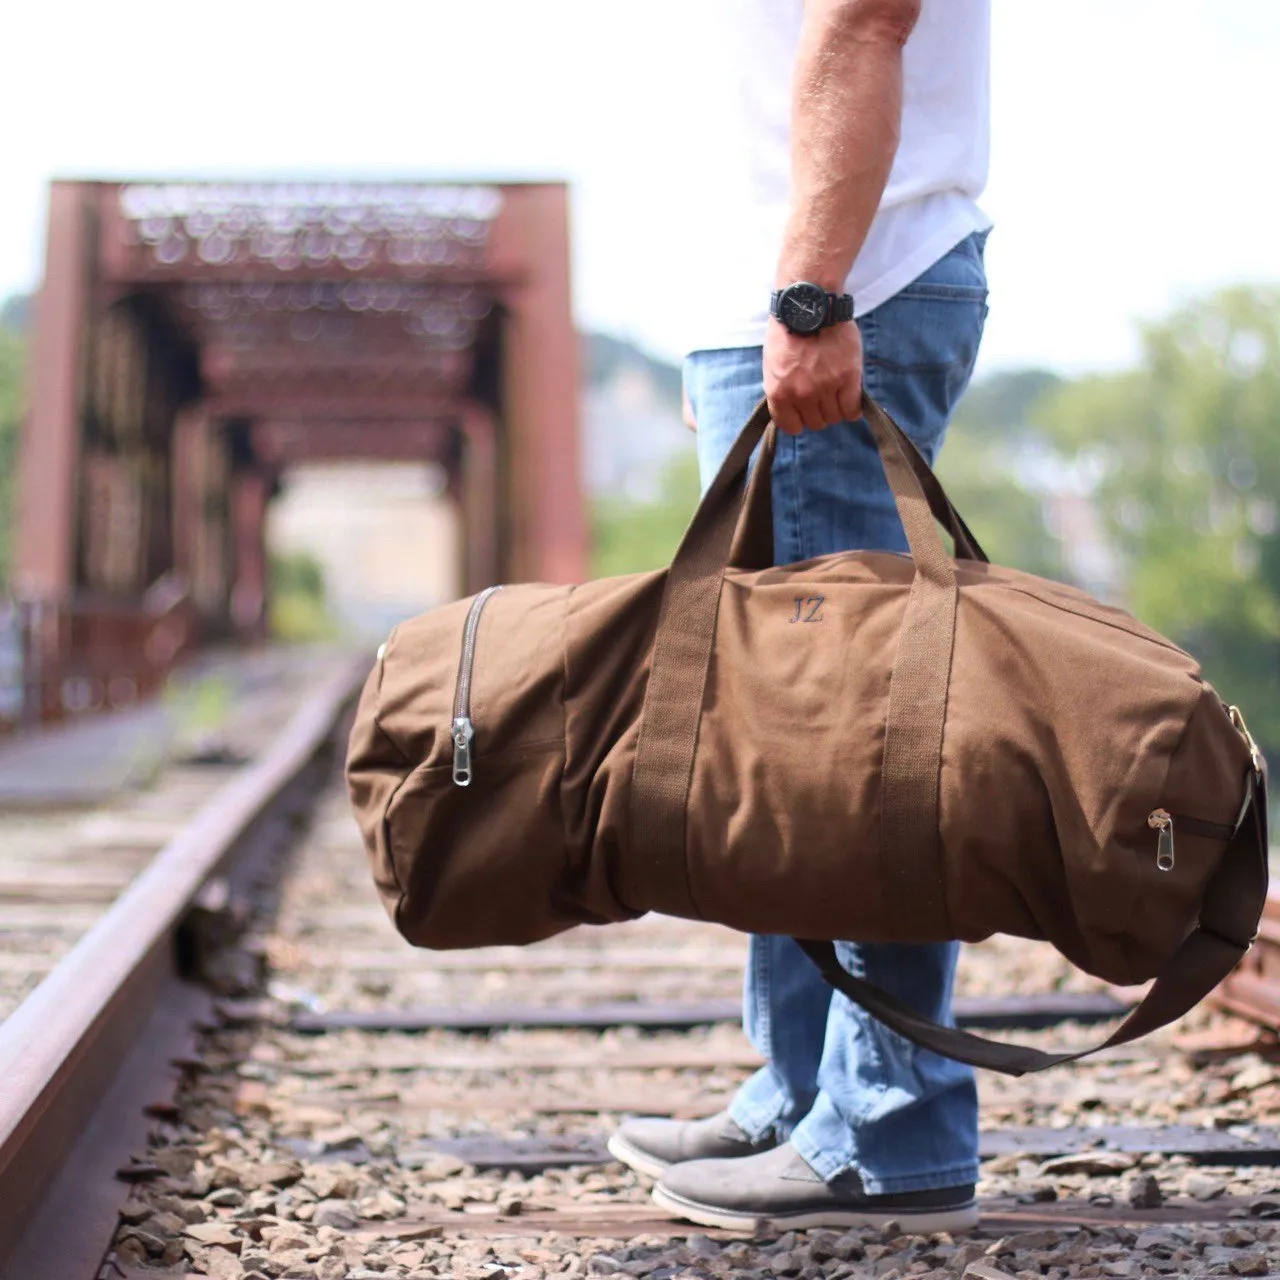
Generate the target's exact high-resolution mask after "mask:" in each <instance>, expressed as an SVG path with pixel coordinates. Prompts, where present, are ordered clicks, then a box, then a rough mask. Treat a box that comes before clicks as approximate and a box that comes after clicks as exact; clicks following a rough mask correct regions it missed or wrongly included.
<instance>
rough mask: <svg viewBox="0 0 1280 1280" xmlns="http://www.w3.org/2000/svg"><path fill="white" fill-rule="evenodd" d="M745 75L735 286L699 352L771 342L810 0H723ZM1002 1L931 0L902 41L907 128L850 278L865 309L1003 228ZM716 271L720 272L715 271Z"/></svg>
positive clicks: (723, 268)
mask: <svg viewBox="0 0 1280 1280" xmlns="http://www.w3.org/2000/svg"><path fill="white" fill-rule="evenodd" d="M718 8H719V10H720V14H721V20H722V21H723V24H724V28H725V29H724V40H725V48H726V51H727V53H728V54H729V56H730V58H731V61H732V72H733V75H734V78H735V80H736V81H737V87H738V97H739V110H738V112H737V117H738V119H739V120H740V121H741V126H742V130H743V136H742V138H741V139H740V140H739V141H740V142H741V144H742V145H741V146H740V148H738V150H739V152H740V154H742V155H743V156H744V158H745V163H746V168H747V172H746V173H745V174H744V175H743V178H744V182H743V184H742V188H743V191H744V192H746V193H747V195H746V199H747V208H746V210H745V212H744V210H743V209H742V207H741V206H740V205H738V204H737V202H736V200H735V201H734V207H733V208H727V209H726V211H725V222H726V227H725V237H724V239H723V240H722V241H721V242H720V244H719V245H718V246H713V247H711V249H710V253H711V255H712V256H713V257H716V256H718V258H719V269H718V271H717V272H716V274H717V275H720V276H722V277H723V287H720V288H717V289H716V290H714V291H713V293H714V299H713V300H712V301H711V302H710V303H709V304H708V305H705V306H703V305H700V306H699V308H698V310H699V312H700V314H699V315H698V316H697V318H696V320H695V321H694V323H693V324H692V326H691V328H690V330H689V331H688V333H687V335H686V346H687V349H689V350H700V349H701V350H706V349H714V348H721V347H751V346H759V345H760V344H761V343H762V342H763V341H764V334H765V327H766V324H767V323H768V318H769V294H770V292H771V291H772V290H773V287H774V274H775V272H776V270H777V265H778V254H779V252H780V251H781V248H782V236H783V232H784V229H785V225H786V220H787V214H788V208H789V202H790V195H791V161H790V133H791V128H790V125H791V120H790V117H791V78H792V71H793V68H794V65H795V57H796V50H797V46H798V44H799V37H800V27H801V21H802V19H803V16H804V0H720V4H719V6H718ZM990 27H991V10H990V0H922V4H921V9H920V17H919V20H918V21H917V23H916V25H915V28H914V29H913V31H912V32H911V35H910V37H909V38H908V40H907V43H906V47H905V48H904V50H903V89H904V92H903V109H902V135H901V140H900V142H899V144H898V152H897V155H896V156H895V158H894V162H893V168H892V170H891V171H890V174H889V182H888V185H887V186H886V187H885V192H884V196H883V198H882V199H881V201H880V208H879V211H878V212H877V214H876V217H875V220H874V221H873V222H872V224H871V229H870V231H869V232H868V234H867V238H866V240H865V242H864V243H863V246H862V249H861V251H860V252H859V254H858V257H857V260H856V261H855V262H854V265H853V270H852V272H850V274H849V277H848V280H847V282H846V284H845V292H847V293H851V294H852V295H853V301H854V310H855V312H856V314H858V315H863V314H864V313H866V312H868V311H870V310H872V309H873V308H875V307H877V306H879V305H880V303H882V302H884V301H886V300H887V299H888V298H891V297H892V296H893V295H894V294H895V293H897V292H898V290H900V289H902V288H903V287H904V286H905V285H907V284H909V283H910V282H911V281H912V280H914V279H915V278H916V277H917V276H918V275H920V273H921V272H923V271H924V270H926V269H927V268H928V267H930V266H932V265H933V264H934V263H935V262H937V261H938V259H939V258H941V257H942V256H943V255H944V254H946V253H947V252H948V251H949V250H950V249H952V248H954V246H955V245H957V244H959V242H960V241H961V240H963V239H964V238H965V236H967V235H969V234H971V233H972V232H974V231H980V230H983V229H985V228H986V227H989V226H990V225H991V223H990V219H989V218H988V217H987V216H986V214H984V213H983V212H982V210H981V209H980V208H979V207H978V204H977V198H978V196H979V195H980V194H981V192H982V189H983V187H985V186H986V181H987V155H988V149H989V134H990V101H989V99H990V92H989V88H990V86H989V79H990V75H989V72H990ZM713 269H714V268H713Z"/></svg>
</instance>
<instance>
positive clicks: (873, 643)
mask: <svg viewBox="0 0 1280 1280" xmlns="http://www.w3.org/2000/svg"><path fill="white" fill-rule="evenodd" d="M866 419H867V422H868V425H869V426H870V428H871V430H872V432H873V435H874V437H875V440H876V444H877V447H878V448H879V451H880V456H881V460H882V462H883V463H884V467H885V471H886V474H887V475H888V478H889V482H890V486H891V488H892V490H893V494H894V497H895V500H896V502H897V506H898V511H899V514H900V515H901V517H902V523H903V525H904V527H905V530H906V534H907V539H908V542H909V545H910V548H911V554H910V555H909V556H907V555H899V554H894V553H887V552H874V551H850V552H846V553H842V554H837V555H827V556H822V557H820V558H818V559H815V560H809V561H805V562H803V563H800V564H791V565H783V566H779V567H775V566H774V565H773V563H772V516H771V511H770V483H769V481H770V475H769V473H770V466H771V462H772V454H773V439H774V428H773V427H771V426H770V425H769V420H768V415H767V410H766V408H765V406H764V405H761V407H760V408H759V409H758V410H757V411H756V412H755V414H754V415H753V416H752V418H751V420H750V421H749V422H748V423H747V425H746V427H745V428H744V429H743V431H742V434H741V436H740V437H739V439H738V441H737V443H736V444H735V446H734V448H733V449H732V451H731V452H730V454H729V456H728V458H727V459H726V460H725V463H724V466H723V467H722V468H721V471H720V473H719V475H718V476H717V477H716V479H715V481H714V482H713V484H712V485H711V487H710V488H709V489H708V491H707V493H706V495H705V497H704V498H703V501H702V503H701V504H700V506H699V508H698V510H697V511H696V513H695V514H694V517H693V520H692V522H691V524H690V526H689V529H688V531H687V533H686V534H685V536H684V539H683V541H682V542H681V544H680V548H679V550H678V551H677V553H676V556H675V559H674V560H673V562H672V564H671V567H670V569H667V570H661V571H658V572H653V573H643V574H636V575H632V576H627V577H620V578H610V579H604V580H600V581H595V582H588V583H584V584H582V585H580V586H553V585H546V584H530V585H523V586H509V587H503V588H501V589H497V588H491V589H489V590H488V591H485V592H482V593H481V594H480V595H478V596H476V597H474V598H473V599H471V600H461V601H458V602H456V603H454V604H449V605H446V606H444V607H442V608H439V609H436V610H434V611H432V612H431V613H428V614H425V615H423V616H422V617H419V618H415V619H413V620H412V621H409V622H405V623H402V624H400V625H399V626H397V627H396V629H395V630H394V631H393V633H392V634H391V637H390V639H389V640H388V641H387V643H386V645H385V646H384V647H383V650H382V651H381V653H380V655H379V659H378V662H377V665H376V667H375V669H374V671H373V673H372V674H371V675H370V677H369V681H368V684H367V686H366V687H365V690H364V694H363V697H362V699H361V702H360V706H359V710H358V712H357V714H356V720H355V725H354V729H353V731H352V735H351V744H350V752H349V757H348V762H347V770H348V780H349V785H350V792H351V797H352V800H353V803H354V806H355V811H356V815H357V818H358V820H359V823H360V826H361V829H362V832H363V835H364V840H365V842H366V845H367V848H368V852H369V856H370V859H371V862H372V867H373V875H374V879H375V881H376V883H377V887H378V889H379V891H380V893H381V895H382V899H383V901H384V903H385V904H386V906H387V909H388V910H389V912H390V913H391V916H392V918H393V919H394V921H395V923H396V926H397V927H398V928H399V930H400V932H401V933H402V934H403V935H404V936H405V937H406V938H407V939H408V940H409V941H410V942H412V943H414V944H416V945H418V946H425V947H436V948H444V947H469V946H482V945H490V944H496V943H527V942H533V941H535V940H537V939H540V938H546V937H548V936H550V935H552V934H555V933H557V932H559V931H561V930H564V929H568V928H570V927H572V926H574V925H579V924H583V923H590V924H604V923H607V922H610V921H617V920H627V919H631V918H634V917H635V916H637V915H640V914H642V913H644V912H646V911H660V912H665V913H667V914H669V915H675V916H684V917H690V918H695V919H705V920H712V921H718V922H720V923H722V924H726V925H731V926H732V927H734V928H735V929H742V930H748V931H752V932H757V933H787V934H792V935H794V936H796V937H797V938H798V939H802V940H804V941H802V944H801V945H802V946H804V947H805V949H806V951H807V952H808V953H809V954H810V956H811V957H812V958H813V959H814V961H815V963H817V964H818V965H819V967H820V968H821V969H822V971H823V973H824V974H825V976H826V977H827V978H828V980H829V981H830V982H831V983H832V984H833V985H834V986H835V987H837V988H838V989H839V990H841V991H843V992H845V993H846V994H847V995H848V996H850V997H851V998H852V999H854V1000H856V1001H858V1002H859V1003H861V1004H862V1005H864V1006H865V1007H866V1008H867V1009H869V1010H870V1011H871V1012H872V1013H873V1014H875V1015H876V1016H877V1017H878V1018H880V1019H881V1020H882V1021H883V1022H885V1023H886V1024H887V1025H888V1026H890V1027H891V1028H893V1029H894V1030H896V1031H898V1032H900V1033H901V1034H903V1035H905V1036H907V1037H908V1038H909V1039H911V1040H914V1041H915V1042H916V1043H919V1044H922V1045H926V1046H928V1047H930V1048H933V1049H936V1050H938V1051H939V1052H942V1053H945V1054H948V1055H949V1056H952V1057H956V1058H959V1059H961V1060H963V1061H967V1062H972V1063H974V1064H976V1065H979V1066H986V1067H991V1068H994V1069H997V1070H1001V1071H1006V1072H1009V1073H1013V1074H1020V1073H1022V1072H1024V1071H1032V1070H1039V1069H1041V1068H1042V1067H1045V1066H1048V1065H1051V1064H1052V1063H1054V1062H1057V1061H1064V1060H1066V1058H1067V1056H1068V1055H1050V1054H1046V1053H1043V1052H1040V1051H1038V1050H1034V1049H1028V1048H1023V1047H1019V1046H1016V1045H1008V1044H998V1043H994V1042H990V1041H986V1040H982V1039H980V1038H978V1037H976V1036H973V1035H969V1034H967V1033H964V1032H961V1031H957V1030H955V1029H953V1028H949V1027H942V1026H938V1025H936V1024H934V1023H932V1022H929V1021H927V1020H925V1019H923V1018H921V1017H919V1016H918V1015H916V1014H915V1013H913V1012H912V1011H911V1010H910V1009H908V1008H906V1007H905V1006H903V1005H901V1004H899V1003H897V1002H895V1001H894V1000H893V999H892V998H891V997H889V996H888V995H886V994H885V993H883V992H881V991H880V990H878V989H877V988H875V987H873V986H871V985H870V984H868V983H866V982H864V981H862V980H860V979H858V978H855V977H853V976H852V975H850V974H848V973H846V972H845V971H844V970H843V969H842V968H841V967H840V965H839V964H838V962H837V961H836V957H835V952H834V948H832V946H831V945H830V943H829V942H828V941H826V940H829V939H838V938H849V939H857V940H860V941H867V942H930V941H938V940H943V939H951V938H959V939H964V940H968V941H976V940H979V939H982V938H986V937H988V936H989V935H991V934H993V933H1008V934H1015V935H1018V936H1021V937H1026V938H1039V939H1048V940H1049V941H1050V942H1051V943H1053V944H1054V946H1056V947H1057V948H1058V950H1059V951H1061V952H1062V953H1063V954H1064V955H1065V956H1066V957H1067V958H1068V959H1070V960H1071V961H1072V962H1074V963H1075V964H1076V965H1078V966H1079V967H1080V968H1082V969H1084V970H1086V971H1087V972H1089V973H1091V974H1095V975H1097V976H1099V977H1101V978H1104V979H1106V980H1108V981H1110V982H1115V983H1123V984H1132V983H1141V982H1144V981H1146V980H1148V979H1150V978H1153V977H1154V978H1156V979H1157V981H1156V983H1155V985H1154V986H1153V987H1152V988H1151V989H1150V991H1149V992H1148V994H1147V996H1146V998H1145V1000H1143V1001H1142V1003H1141V1004H1140V1005H1139V1006H1138V1007H1137V1008H1136V1009H1135V1010H1134V1012H1133V1013H1132V1014H1131V1015H1130V1017H1129V1018H1128V1020H1127V1021H1126V1022H1125V1023H1124V1024H1123V1026H1122V1027H1121V1028H1120V1029H1119V1031H1117V1032H1116V1034H1115V1035H1114V1036H1112V1037H1111V1039H1110V1040H1109V1041H1108V1042H1107V1043H1109V1044H1113V1043H1120V1042H1122V1041H1124V1040H1130V1039H1133V1038H1134V1037H1135V1036H1138V1035H1141V1034H1143V1033H1144V1032H1147V1031H1150V1030H1152V1029H1153V1028H1155V1027H1158V1026H1161V1025H1164V1024H1165V1023H1166V1022H1168V1021H1170V1020H1171V1019H1172V1018H1175V1017H1177V1016H1179V1015H1180V1014H1182V1013H1183V1012H1185V1011H1186V1010H1187V1009H1188V1008H1190V1007H1191V1006H1192V1005H1193V1004H1195V1003H1196V1002H1197V1001H1198V1000H1199V999H1201V998H1202V997H1203V996H1204V995H1206V994H1207V993H1208V992H1209V991H1210V990H1211V989H1212V988H1213V987H1214V986H1215V985H1216V984H1217V983H1218V982H1219V981H1220V980H1221V979H1222V978H1223V977H1225V976H1226V974H1227V973H1228V972H1229V971H1230V970H1231V968H1232V967H1233V966H1234V964H1235V963H1236V961H1237V960H1238V959H1239V958H1240V956H1241V955H1242V954H1243V953H1244V951H1245V950H1247V948H1248V947H1249V945H1250V944H1251V942H1252V940H1253V937H1254V934H1255V932H1256V929H1257V923H1258V919H1259V916H1260V914H1261V911H1262V906H1263V901H1264V898H1265V896H1266V889H1267V835H1266V795H1265V787H1266V783H1265V767H1264V765H1263V762H1262V759H1261V757H1260V756H1259V754H1258V752H1257V749H1256V747H1255V746H1254V744H1253V741H1252V739H1251V738H1250V737H1249V735H1248V731H1247V729H1246V728H1245V726H1244V721H1243V719H1242V718H1241V717H1240V715H1239V713H1238V712H1236V711H1235V710H1234V708H1230V709H1229V708H1228V707H1226V706H1224V705H1223V703H1222V701H1221V700H1220V699H1219V698H1218V696H1217V694H1216V693H1214V691H1213V690H1212V689H1211V688H1210V687H1209V686H1208V685H1207V684H1206V683H1205V682H1204V681H1203V680H1202V678H1201V676H1200V672H1199V668H1198V667H1197V664H1196V662H1195V661H1194V659H1192V658H1191V657H1190V656H1189V655H1188V654H1186V653H1184V652H1183V651H1182V650H1181V649H1179V648H1177V647H1176V646H1175V645H1173V644H1172V643H1170V642H1169V641H1168V640H1166V639H1164V638H1163V637H1162V636H1160V635H1158V634H1157V633H1156V632H1154V631H1152V630H1150V629H1149V628H1147V627H1145V626H1143V625H1142V624H1141V623H1139V622H1137V621H1136V620H1135V619H1134V618H1132V617H1130V616H1129V615H1128V614H1127V613H1124V612H1123V611H1121V610H1119V609H1115V608H1111V607H1109V606H1107V605H1104V604H1100V603H1099V602H1098V601H1096V600H1094V599H1092V598H1091V597H1090V596H1088V595H1087V594H1085V593H1084V592H1082V591H1078V590H1075V589H1073V588H1071V587H1067V586H1062V585H1060V584H1058V583H1055V582H1049V581H1045V580H1044V579H1041V578H1036V577H1033V576H1032V575H1030V574H1026V573H1020V572H1018V571H1017V570H1014V569H1006V568H1002V567H998V566H996V565H992V564H989V563H988V562H987V560H986V557H985V556H984V555H983V553H982V551H981V548H980V547H979V546H978V544H977V542H976V540H975V539H974V537H973V535H972V534H971V533H970V532H969V530H968V528H967V527H966V526H965V523H964V521H963V520H962V519H961V518H960V516H959V515H958V514H957V513H956V511H955V509H954V508H953V507H952V505H951V503H950V502H949V500H948V499H947V497H946V495H945V493H944V492H943V490H942V487H941V485H940V484H939V482H938V480H937V479H936V477H935V476H934V475H933V473H932V472H931V471H930V469H929V467H928V465H927V464H926V463H925V461H924V459H923V458H922V457H921V456H920V454H919V453H918V452H917V451H916V449H915V448H914V446H913V445H912V444H911V442H910V441H909V440H908V439H907V437H906V436H905V435H904V434H903V432H902V431H901V430H900V429H899V428H898V427H897V425H896V424H895V423H894V422H893V421H892V420H891V419H890V418H889V417H888V415H887V414H885V413H884V412H883V411H882V410H881V409H879V408H878V407H877V406H876V405H875V404H873V403H871V402H870V401H868V402H867V403H866ZM766 429H767V430H766ZM833 429H839V428H833ZM762 438H763V440H764V447H763V449H762V450H761V453H760V461H759V465H757V466H756V467H755V468H754V469H751V468H750V467H749V463H750V458H751V455H752V452H753V450H754V449H755V447H756V446H757V444H759V443H760V442H761V440H762ZM749 470H750V481H749V482H748V479H747V477H748V472H749ZM939 525H941V526H942V528H944V529H945V530H947V532H948V533H949V534H950V536H951V538H952V540H953V541H954V544H955V555H954V556H953V555H951V554H949V553H948V551H947V549H946V546H945V544H944V542H943V539H942V537H941V535H940V531H939Z"/></svg>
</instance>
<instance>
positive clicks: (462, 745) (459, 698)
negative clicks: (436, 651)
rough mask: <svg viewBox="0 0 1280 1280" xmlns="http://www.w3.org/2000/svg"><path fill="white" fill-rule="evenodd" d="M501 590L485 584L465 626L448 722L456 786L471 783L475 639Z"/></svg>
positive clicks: (472, 605) (468, 615)
mask: <svg viewBox="0 0 1280 1280" xmlns="http://www.w3.org/2000/svg"><path fill="white" fill-rule="evenodd" d="M501 590H502V587H501V585H500V584H499V585H498V586H496V587H486V588H485V589H484V590H483V591H482V592H481V593H480V594H479V595H478V596H476V598H475V599H474V600H473V601H472V602H471V608H470V609H468V610H467V620H466V622H465V623H464V624H463V627H462V656H461V657H460V658H459V660H458V684H457V687H456V688H455V689H454V692H453V720H452V722H451V723H450V725H449V737H450V738H452V739H453V785H454V786H455V787H469V786H470V785H471V741H472V739H473V738H474V737H475V736H476V728H475V725H473V724H472V723H471V677H472V675H473V674H474V672H473V670H472V669H473V668H474V666H475V662H476V638H477V637H478V635H479V634H480V615H481V614H482V613H483V612H484V607H485V605H486V604H488V603H489V601H490V600H492V599H493V597H494V594H495V593H496V592H498V591H501Z"/></svg>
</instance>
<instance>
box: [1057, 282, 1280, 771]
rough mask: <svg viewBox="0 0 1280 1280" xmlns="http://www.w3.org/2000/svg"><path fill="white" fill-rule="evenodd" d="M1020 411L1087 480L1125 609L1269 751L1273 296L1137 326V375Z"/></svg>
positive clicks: (1274, 718)
mask: <svg viewBox="0 0 1280 1280" xmlns="http://www.w3.org/2000/svg"><path fill="white" fill-rule="evenodd" d="M1035 417H1036V420H1037V422H1038V423H1039V424H1040V425H1041V426H1042V427H1043V428H1044V429H1046V430H1047V431H1048V432H1049V433H1050V434H1051V437H1052V438H1053V439H1054V440H1055V441H1056V442H1057V443H1058V446H1059V447H1060V448H1061V449H1062V450H1063V451H1064V452H1066V453H1068V454H1074V455H1076V456H1077V457H1079V458H1080V459H1082V460H1083V461H1084V462H1085V463H1087V464H1088V465H1089V466H1090V467H1091V469H1092V473H1093V474H1094V476H1095V477H1096V488H1095V490H1094V493H1093V499H1094V502H1095V504H1096V507H1097V509H1098V511H1099V513H1100V515H1101V518H1102V520H1103V521H1104V524H1105V527H1106V530H1107V532H1108V535H1109V537H1110V538H1111V540H1112V541H1113V543H1114V545H1115V547H1116V549H1117V551H1118V552H1119V553H1120V554H1121V556H1122V559H1123V563H1124V566H1125V573H1126V578H1127V598H1128V604H1129V607H1130V608H1131V609H1132V610H1133V612H1134V613H1135V614H1137V616H1138V617H1140V618H1142V619H1143V620H1144V621H1145V622H1147V623H1149V624H1150V625H1151V626H1153V627H1155V628H1157V629H1158V630H1160V631H1162V632H1164V633H1165V634H1166V635H1169V636H1171V637H1172V638H1173V639H1175V640H1177V641H1178V642H1179V643H1180V644H1182V645H1183V646H1184V647H1186V648H1187V649H1189V650H1190V651H1191V652H1193V653H1195V654H1196V656H1197V657H1198V658H1199V659H1200V660H1201V662H1202V663H1203V665H1204V668H1205V674H1206V675H1207V676H1208V678H1209V679H1210V680H1211V681H1212V682H1213V684H1214V686H1215V687H1216V688H1217V689H1218V690H1219V692H1221V694H1222V695H1223V697H1224V698H1226V699H1227V700H1228V701H1230V702H1238V703H1239V704H1240V705H1241V707H1242V708H1243V709H1244V711H1245V713H1246V715H1247V717H1248V719H1249V723H1250V727H1251V728H1252V729H1253V731H1254V734H1255V736H1256V737H1257V738H1258V739H1259V741H1260V742H1262V743H1263V744H1264V745H1265V744H1270V746H1271V748H1272V749H1273V750H1274V749H1277V748H1280V431H1278V430H1277V423H1278V422H1280V291H1277V290H1275V289H1263V288H1236V289H1231V290H1227V291H1224V292H1222V293H1219V294H1217V295H1215V296H1213V297H1210V298H1208V299H1205V300H1203V301H1201V302H1197V303H1194V304H1192V305H1189V306H1187V307H1184V308H1183V309H1181V310H1179V311H1178V312H1177V313H1176V314H1174V315H1173V316H1171V317H1169V318H1168V319H1167V320H1164V321H1162V322H1159V323H1155V324H1151V325H1148V326H1146V327H1145V328H1144V330H1143V354H1142V360H1141V363H1140V365H1139V367H1138V368H1136V369H1134V370H1132V371H1129V372H1125V373H1119V374H1108V375H1103V376H1097V377H1091V378H1085V379H1082V380H1080V381H1077V382H1073V383H1069V384H1066V385H1063V386H1061V387H1059V388H1057V389H1056V390H1053V391H1052V392H1050V393H1049V395H1048V396H1046V398H1045V399H1044V400H1043V401H1042V402H1041V403H1040V404H1039V405H1038V406H1037V407H1036V410H1035Z"/></svg>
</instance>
